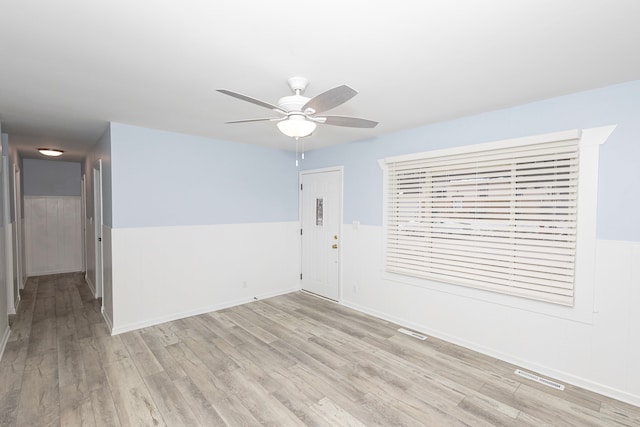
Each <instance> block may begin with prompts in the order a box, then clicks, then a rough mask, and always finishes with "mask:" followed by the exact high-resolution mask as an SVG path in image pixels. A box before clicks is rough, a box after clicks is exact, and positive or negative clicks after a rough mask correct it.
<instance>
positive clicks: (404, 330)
mask: <svg viewBox="0 0 640 427" xmlns="http://www.w3.org/2000/svg"><path fill="white" fill-rule="evenodd" d="M398 332H402V333H403V334H405V335H409V336H410V337H414V338H418V339H419V340H422V341H424V340H426V339H427V337H425V336H424V335H421V334H419V333H417V332H413V331H410V330H408V329H405V328H400V329H398Z"/></svg>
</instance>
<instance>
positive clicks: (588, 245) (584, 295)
mask: <svg viewBox="0 0 640 427" xmlns="http://www.w3.org/2000/svg"><path fill="white" fill-rule="evenodd" d="M614 129H615V125H612V126H604V127H598V128H589V129H583V130H579V129H576V130H569V131H563V132H554V133H548V134H542V135H535V136H529V137H524V138H514V139H507V140H501V141H494V142H488V143H480V144H472V145H465V146H459V147H453V148H445V149H439V150H432V151H427V152H420V153H412V154H406V155H401V156H393V157H388V158H385V159H382V160H380V161H379V164H380V166H381V168H382V169H383V202H382V204H383V233H382V234H383V258H382V276H383V278H384V279H385V280H387V281H389V282H392V283H401V284H406V285H412V286H418V287H421V288H425V289H428V290H431V291H436V292H444V293H449V294H454V295H459V296H464V297H468V298H473V299H476V300H481V301H485V302H490V303H497V304H501V305H507V306H511V307H514V308H520V309H526V310H531V311H535V312H542V313H546V314H549V315H553V316H558V317H562V318H568V319H572V320H576V321H581V322H586V323H591V322H592V314H593V311H594V298H595V282H594V277H595V274H594V271H595V252H596V210H597V192H598V162H599V146H600V145H601V144H603V143H604V142H605V141H606V140H607V138H608V137H609V135H610V134H611V133H612V132H613V130H614ZM567 139H578V140H579V142H578V144H579V160H578V161H579V164H580V167H579V172H578V183H579V184H578V190H577V197H578V213H577V233H576V235H577V244H576V257H575V270H574V271H575V273H574V277H575V279H574V305H573V306H562V305H558V304H553V303H549V302H545V301H537V300H531V299H527V298H523V297H520V296H514V295H509V294H502V293H496V292H493V291H489V290H483V289H477V288H473V287H467V286H464V285H460V284H454V283H447V282H440V281H436V280H430V279H423V278H417V277H412V276H406V275H403V274H398V273H392V272H388V271H386V262H387V244H388V231H389V229H388V225H389V218H388V209H387V208H388V204H389V194H388V191H389V186H388V183H389V168H388V165H389V163H392V162H401V161H406V160H416V159H420V158H424V157H438V156H445V155H446V156H448V155H456V154H466V153H473V152H480V151H485V150H493V149H501V148H505V147H511V146H514V145H528V144H539V143H544V142H551V141H561V140H567Z"/></svg>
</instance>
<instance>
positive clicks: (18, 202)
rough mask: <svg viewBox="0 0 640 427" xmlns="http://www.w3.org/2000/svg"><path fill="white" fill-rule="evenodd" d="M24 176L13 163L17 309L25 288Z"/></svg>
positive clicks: (15, 296)
mask: <svg viewBox="0 0 640 427" xmlns="http://www.w3.org/2000/svg"><path fill="white" fill-rule="evenodd" d="M21 180H22V176H21V175H20V169H18V166H17V165H15V164H14V165H13V215H14V225H15V228H16V232H15V236H14V237H15V239H14V245H15V247H14V251H13V252H14V255H13V256H14V258H15V259H14V266H15V272H14V273H13V275H14V277H13V278H14V280H15V281H16V283H15V287H14V291H15V292H16V293H17V295H14V296H13V298H14V300H15V306H16V309H17V308H18V304H20V289H23V288H24V277H23V273H24V271H25V269H24V251H23V242H24V240H23V237H22V199H21V197H20V187H21Z"/></svg>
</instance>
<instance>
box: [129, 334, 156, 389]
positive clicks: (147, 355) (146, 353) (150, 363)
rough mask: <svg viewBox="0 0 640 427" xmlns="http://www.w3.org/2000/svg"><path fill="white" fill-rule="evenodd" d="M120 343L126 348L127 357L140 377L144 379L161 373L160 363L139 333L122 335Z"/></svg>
mask: <svg viewBox="0 0 640 427" xmlns="http://www.w3.org/2000/svg"><path fill="white" fill-rule="evenodd" d="M122 343H123V344H124V346H125V347H126V348H127V350H128V352H129V356H130V357H131V359H132V360H133V362H134V363H135V365H136V368H138V372H139V373H140V376H142V377H143V378H144V377H147V376H150V375H154V374H157V373H159V372H163V369H162V365H160V362H158V360H157V359H156V357H155V356H154V354H153V352H152V351H151V350H150V349H149V347H147V344H146V343H145V341H144V339H143V338H142V335H141V334H140V332H139V331H134V332H131V333H128V334H122Z"/></svg>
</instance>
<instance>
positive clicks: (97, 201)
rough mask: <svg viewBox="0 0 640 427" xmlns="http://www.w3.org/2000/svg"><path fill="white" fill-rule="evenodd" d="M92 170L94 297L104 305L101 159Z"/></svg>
mask: <svg viewBox="0 0 640 427" xmlns="http://www.w3.org/2000/svg"><path fill="white" fill-rule="evenodd" d="M92 170H93V224H94V227H93V242H94V259H95V268H94V269H95V274H96V275H95V280H96V283H95V286H96V289H95V291H96V295H95V297H96V298H102V304H103V307H104V298H103V296H104V264H103V263H104V256H103V253H102V227H103V222H104V218H103V216H104V210H103V203H102V159H98V161H97V162H96V163H94V166H93V168H92Z"/></svg>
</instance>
